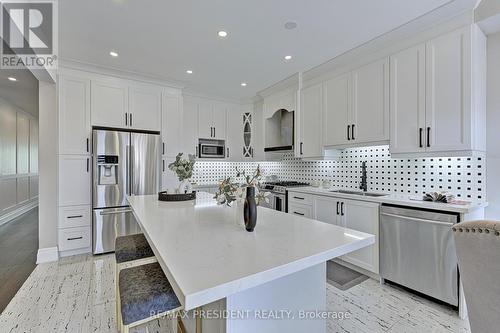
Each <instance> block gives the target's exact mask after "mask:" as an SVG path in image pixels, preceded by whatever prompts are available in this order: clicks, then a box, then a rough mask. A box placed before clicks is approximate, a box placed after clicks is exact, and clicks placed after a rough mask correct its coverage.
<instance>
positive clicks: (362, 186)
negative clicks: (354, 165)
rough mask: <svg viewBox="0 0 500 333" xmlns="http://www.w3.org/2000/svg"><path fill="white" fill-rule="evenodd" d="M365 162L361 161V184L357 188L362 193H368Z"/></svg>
mask: <svg viewBox="0 0 500 333" xmlns="http://www.w3.org/2000/svg"><path fill="white" fill-rule="evenodd" d="M366 179H367V177H366V161H363V163H361V184H360V185H359V188H360V189H361V190H363V192H366V191H368V183H367V182H366Z"/></svg>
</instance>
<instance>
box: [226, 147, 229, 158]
mask: <svg viewBox="0 0 500 333" xmlns="http://www.w3.org/2000/svg"><path fill="white" fill-rule="evenodd" d="M226 155H227V156H226V157H229V148H226Z"/></svg>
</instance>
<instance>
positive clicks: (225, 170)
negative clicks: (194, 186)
mask: <svg viewBox="0 0 500 333" xmlns="http://www.w3.org/2000/svg"><path fill="white" fill-rule="evenodd" d="M362 161H366V162H367V170H368V190H369V191H375V192H386V193H399V194H405V193H406V194H410V195H419V194H423V193H425V192H431V191H446V192H450V193H452V194H454V195H456V196H457V197H458V198H460V199H464V200H470V201H485V200H486V187H485V179H486V169H485V168H486V162H485V157H477V156H476V157H429V158H391V156H390V153H389V147H388V146H376V147H362V148H352V149H345V150H343V151H342V152H341V153H340V157H339V158H337V159H335V160H330V161H302V160H300V159H297V158H294V157H293V156H292V155H286V156H284V158H283V160H282V161H278V162H220V161H219V162H215V161H214V162H212V161H209V162H206V161H199V162H197V163H196V165H195V170H194V173H193V180H194V181H195V182H197V183H198V184H200V185H204V184H215V183H217V182H218V181H219V180H220V179H222V178H224V177H228V176H234V175H235V171H236V167H238V168H239V169H240V170H246V172H248V173H251V172H253V170H255V168H256V167H257V165H258V164H259V165H260V166H261V169H262V171H263V174H264V175H266V176H267V175H277V176H278V177H279V178H280V179H281V180H297V181H306V182H310V181H313V180H320V181H323V180H330V181H331V182H332V184H333V186H335V187H338V188H344V189H358V188H359V182H360V180H361V162H362Z"/></svg>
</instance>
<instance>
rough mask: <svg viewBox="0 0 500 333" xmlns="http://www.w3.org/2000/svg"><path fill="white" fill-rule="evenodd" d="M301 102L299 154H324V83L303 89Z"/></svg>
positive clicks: (312, 155) (304, 155)
mask: <svg viewBox="0 0 500 333" xmlns="http://www.w3.org/2000/svg"><path fill="white" fill-rule="evenodd" d="M300 103H301V106H300V141H299V154H300V155H299V156H300V157H306V158H307V157H319V156H322V155H323V145H322V141H323V140H322V134H321V132H322V131H321V128H322V123H321V121H322V106H323V86H322V84H317V85H314V86H311V87H308V88H305V89H303V90H302V92H301V99H300Z"/></svg>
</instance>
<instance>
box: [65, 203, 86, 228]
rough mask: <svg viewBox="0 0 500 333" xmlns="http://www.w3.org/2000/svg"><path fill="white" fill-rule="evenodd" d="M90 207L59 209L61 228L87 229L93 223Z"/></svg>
mask: <svg viewBox="0 0 500 333" xmlns="http://www.w3.org/2000/svg"><path fill="white" fill-rule="evenodd" d="M90 210H91V208H90V205H81V206H67V207H59V224H58V227H59V228H74V227H87V226H90V225H91V223H90V221H91V213H90Z"/></svg>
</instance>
